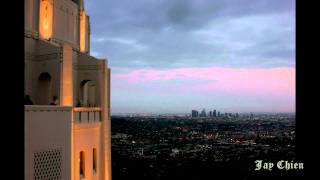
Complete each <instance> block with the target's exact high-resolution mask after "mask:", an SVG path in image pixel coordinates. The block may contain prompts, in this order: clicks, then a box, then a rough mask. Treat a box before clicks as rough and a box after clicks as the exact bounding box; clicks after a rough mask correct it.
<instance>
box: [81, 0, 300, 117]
mask: <svg viewBox="0 0 320 180" xmlns="http://www.w3.org/2000/svg"><path fill="white" fill-rule="evenodd" d="M85 6H86V8H87V10H88V13H89V14H90V16H91V20H90V22H91V34H92V36H91V50H92V55H94V56H97V57H107V58H108V60H109V65H110V67H112V76H111V87H112V90H111V92H112V93H111V110H112V113H149V112H152V113H156V112H158V113H166V112H168V113H184V112H190V110H191V109H202V108H206V109H207V108H210V107H216V108H217V109H221V111H230V112H295V1H254V0H244V1H241V2H240V1H237V2H234V1H225V0H224V1H204V0H200V1H179V0H177V1H145V0H140V1H135V2H134V3H133V2H130V1H121V3H120V2H118V1H104V2H102V1H94V0H93V1H86V2H85ZM106 7H108V8H107V9H108V10H107V11H106Z"/></svg>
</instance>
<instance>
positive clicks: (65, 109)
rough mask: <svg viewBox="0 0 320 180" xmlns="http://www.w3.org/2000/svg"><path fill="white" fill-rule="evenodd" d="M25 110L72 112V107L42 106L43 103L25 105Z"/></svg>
mask: <svg viewBox="0 0 320 180" xmlns="http://www.w3.org/2000/svg"><path fill="white" fill-rule="evenodd" d="M24 111H25V112H71V111H72V107H69V106H41V105H25V106H24Z"/></svg>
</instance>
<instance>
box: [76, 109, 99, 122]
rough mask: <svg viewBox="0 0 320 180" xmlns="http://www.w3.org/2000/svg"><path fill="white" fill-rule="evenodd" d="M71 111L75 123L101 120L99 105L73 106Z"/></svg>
mask: <svg viewBox="0 0 320 180" xmlns="http://www.w3.org/2000/svg"><path fill="white" fill-rule="evenodd" d="M73 113H74V114H73V116H74V121H75V122H76V123H94V122H100V121H101V108H99V107H75V108H73Z"/></svg>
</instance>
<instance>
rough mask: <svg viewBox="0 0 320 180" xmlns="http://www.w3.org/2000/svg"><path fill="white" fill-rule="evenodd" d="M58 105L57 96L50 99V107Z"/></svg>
mask: <svg viewBox="0 0 320 180" xmlns="http://www.w3.org/2000/svg"><path fill="white" fill-rule="evenodd" d="M58 104H59V100H58V97H57V96H53V98H52V102H51V103H50V105H58Z"/></svg>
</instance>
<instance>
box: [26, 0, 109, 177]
mask: <svg viewBox="0 0 320 180" xmlns="http://www.w3.org/2000/svg"><path fill="white" fill-rule="evenodd" d="M24 62H25V86H24V87H25V88H24V92H25V95H26V96H29V97H30V100H31V101H32V103H29V104H28V105H25V179H26V180H37V179H53V180H56V179H61V180H80V179H83V180H84V179H85V180H111V128H110V126H111V123H110V69H109V68H108V64H107V62H108V61H107V59H98V58H95V57H92V56H90V18H89V16H88V15H87V13H86V11H85V8H84V2H83V0H25V59H24Z"/></svg>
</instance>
